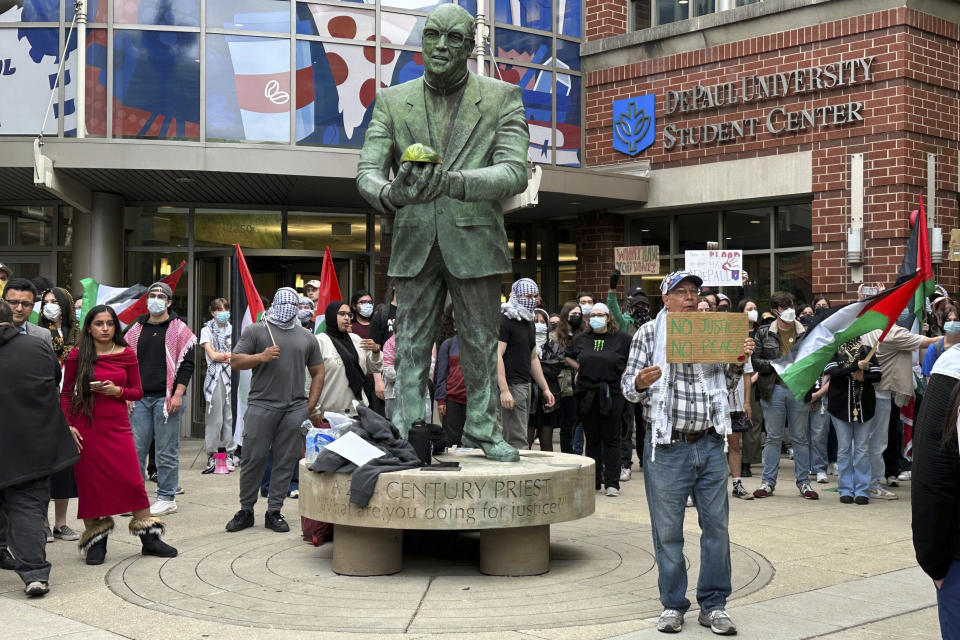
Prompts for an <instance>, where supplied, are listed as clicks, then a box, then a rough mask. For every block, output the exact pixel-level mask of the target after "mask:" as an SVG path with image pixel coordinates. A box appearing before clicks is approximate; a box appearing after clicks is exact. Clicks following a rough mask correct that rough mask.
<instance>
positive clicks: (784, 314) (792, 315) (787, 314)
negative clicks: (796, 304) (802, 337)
mask: <svg viewBox="0 0 960 640" xmlns="http://www.w3.org/2000/svg"><path fill="white" fill-rule="evenodd" d="M780 319H781V320H783V321H784V322H793V321H794V320H796V319H797V310H796V309H793V308H790V309H784V310H783V311H781V312H780Z"/></svg>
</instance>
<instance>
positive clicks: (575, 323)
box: [567, 316, 583, 329]
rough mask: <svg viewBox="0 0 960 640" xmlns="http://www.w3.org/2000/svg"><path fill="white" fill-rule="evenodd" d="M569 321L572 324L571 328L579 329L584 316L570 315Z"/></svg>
mask: <svg viewBox="0 0 960 640" xmlns="http://www.w3.org/2000/svg"><path fill="white" fill-rule="evenodd" d="M567 322H568V323H569V324H570V328H571V329H579V328H580V323H581V322H583V317H581V316H569V317H568V318H567Z"/></svg>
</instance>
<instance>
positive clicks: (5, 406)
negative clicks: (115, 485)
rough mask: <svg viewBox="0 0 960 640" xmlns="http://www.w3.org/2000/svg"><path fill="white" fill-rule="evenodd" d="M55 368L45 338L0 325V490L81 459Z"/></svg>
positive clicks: (58, 370)
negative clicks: (63, 405) (66, 414)
mask: <svg viewBox="0 0 960 640" xmlns="http://www.w3.org/2000/svg"><path fill="white" fill-rule="evenodd" d="M59 383H60V363H59V362H57V357H56V356H55V355H54V353H53V349H52V348H51V347H50V341H49V338H48V339H46V340H44V339H41V338H38V337H37V336H31V335H27V334H22V333H20V331H19V330H18V329H17V328H16V327H14V326H13V325H0V410H2V411H3V418H2V419H0V489H3V488H6V487H9V486H12V485H16V484H21V483H23V482H26V481H28V480H33V479H36V478H42V477H45V476H49V475H50V474H52V473H53V472H55V471H59V470H60V469H64V468H66V467H69V466H70V465H71V464H73V463H74V462H76V461H77V460H78V459H79V458H80V454H79V453H78V452H77V447H76V445H75V444H74V442H73V436H71V435H70V430H69V429H68V428H67V420H66V418H64V417H63V412H62V411H61V410H60V389H59V388H58V385H59Z"/></svg>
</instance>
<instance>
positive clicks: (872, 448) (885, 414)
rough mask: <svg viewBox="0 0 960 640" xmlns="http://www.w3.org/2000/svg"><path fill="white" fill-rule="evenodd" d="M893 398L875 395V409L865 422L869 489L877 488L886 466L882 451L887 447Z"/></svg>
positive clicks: (881, 481)
mask: <svg viewBox="0 0 960 640" xmlns="http://www.w3.org/2000/svg"><path fill="white" fill-rule="evenodd" d="M892 405H893V400H891V399H890V398H884V397H883V396H880V395H877V409H876V411H875V412H874V414H873V417H872V418H870V421H869V422H867V426H869V427H870V428H869V432H870V433H869V435H868V436H867V438H868V440H869V441H868V443H867V455H869V457H870V490H871V491H872V490H873V489H879V488H880V485H881V484H883V481H884V475H883V474H884V472H885V471H886V470H887V466H886V465H885V464H884V462H883V452H884V450H885V449H886V448H887V440H888V435H889V428H890V424H889V423H890V411H891V408H892Z"/></svg>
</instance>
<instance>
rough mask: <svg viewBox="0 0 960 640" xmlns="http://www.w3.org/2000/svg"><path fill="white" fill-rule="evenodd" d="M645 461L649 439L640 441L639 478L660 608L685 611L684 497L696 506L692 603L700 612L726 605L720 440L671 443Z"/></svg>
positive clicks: (725, 469)
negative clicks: (697, 572) (696, 563)
mask: <svg viewBox="0 0 960 640" xmlns="http://www.w3.org/2000/svg"><path fill="white" fill-rule="evenodd" d="M656 454H657V456H656V459H655V460H650V440H649V438H645V439H644V463H643V478H644V490H645V491H646V494H647V504H648V506H649V507H650V523H651V525H652V528H653V548H654V553H655V554H656V560H657V571H658V572H659V577H658V579H657V584H658V586H659V588H660V603H661V604H662V605H663V608H664V609H677V610H678V611H683V612H685V611H686V610H687V609H689V608H690V600H688V599H687V597H686V592H687V567H686V563H685V562H684V558H683V516H684V513H685V512H686V506H687V496H690V495H692V496H693V499H694V500H695V501H696V503H697V516H698V519H699V523H700V531H701V534H700V576H699V577H698V578H697V602H698V603H699V604H700V609H701V610H703V611H713V610H714V609H719V608H722V607H724V606H726V604H727V598H728V597H729V596H730V590H731V588H730V536H729V534H728V533H727V521H728V520H729V516H730V503H729V502H728V497H727V477H728V476H729V473H730V469H729V466H728V465H727V455H726V454H725V453H724V452H723V439H722V438H720V437H719V436H717V435H706V436H704V437H703V438H701V439H700V440H698V441H697V442H694V443H687V442H676V443H673V444H671V445H668V446H659V447H657V451H656Z"/></svg>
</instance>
